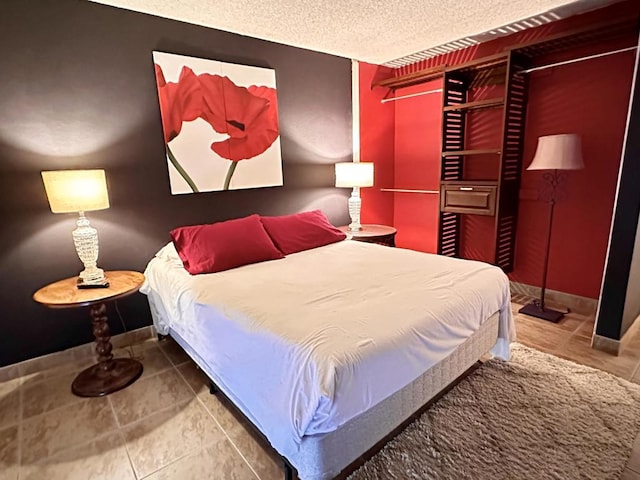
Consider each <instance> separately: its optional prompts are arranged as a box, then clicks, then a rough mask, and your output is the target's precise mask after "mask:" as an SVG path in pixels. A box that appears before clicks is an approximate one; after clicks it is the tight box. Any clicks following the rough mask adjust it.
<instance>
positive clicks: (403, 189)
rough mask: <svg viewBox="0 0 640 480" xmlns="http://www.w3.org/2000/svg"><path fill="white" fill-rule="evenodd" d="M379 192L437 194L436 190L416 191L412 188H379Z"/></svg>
mask: <svg viewBox="0 0 640 480" xmlns="http://www.w3.org/2000/svg"><path fill="white" fill-rule="evenodd" d="M380 191H381V192H397V193H433V194H436V195H437V194H439V193H440V192H439V191H438V190H416V189H412V188H381V189H380Z"/></svg>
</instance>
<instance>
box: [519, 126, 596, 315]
mask: <svg viewBox="0 0 640 480" xmlns="http://www.w3.org/2000/svg"><path fill="white" fill-rule="evenodd" d="M581 168H584V161H583V160H582V147H581V142H580V136H579V135H575V134H560V135H549V136H546V137H540V138H539V139H538V148H537V149H536V154H535V156H534V157H533V161H532V162H531V165H529V168H527V170H551V172H547V173H545V174H544V175H543V181H544V183H543V187H542V189H541V192H543V191H544V192H545V195H542V193H541V198H544V199H545V200H547V201H548V203H549V217H548V220H547V231H546V244H545V250H544V258H543V271H542V285H541V289H540V299H539V300H534V301H533V302H531V303H529V304H528V305H525V306H524V307H522V308H521V309H520V310H519V312H520V313H524V314H525V315H530V316H532V317H537V318H541V319H543V320H548V321H550V322H558V321H560V320H561V319H562V317H563V316H564V313H563V312H559V311H557V310H553V309H551V308H547V307H546V306H545V303H544V296H545V292H546V288H547V271H548V267H549V247H550V246H551V230H552V227H553V210H554V207H555V205H556V201H557V198H558V193H559V189H560V188H561V185H562V184H563V183H564V181H563V180H564V178H563V176H564V175H566V174H562V173H561V171H562V170H580V169H581ZM545 197H548V198H545Z"/></svg>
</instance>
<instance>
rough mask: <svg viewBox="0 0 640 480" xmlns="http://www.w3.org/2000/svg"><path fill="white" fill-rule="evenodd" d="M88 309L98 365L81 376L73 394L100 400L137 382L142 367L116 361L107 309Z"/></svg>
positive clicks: (100, 306)
mask: <svg viewBox="0 0 640 480" xmlns="http://www.w3.org/2000/svg"><path fill="white" fill-rule="evenodd" d="M89 308H90V314H91V319H92V322H93V335H94V336H95V337H96V353H97V354H98V363H97V364H95V365H93V366H91V367H89V368H87V369H86V370H83V371H82V372H80V374H79V375H78V376H77V377H76V379H75V380H74V381H73V384H72V385H71V391H72V392H73V393H74V394H75V395H78V396H79V397H101V396H103V395H108V394H110V393H113V392H116V391H118V390H121V389H123V388H124V387H126V386H128V385H131V384H132V383H133V382H135V381H136V380H137V379H138V378H139V377H140V375H142V364H141V363H140V362H138V361H137V360H134V359H133V358H115V359H114V358H113V354H112V353H111V349H112V346H111V341H110V340H111V334H110V333H109V324H108V323H107V307H106V305H105V304H104V303H99V304H96V305H91V307H89Z"/></svg>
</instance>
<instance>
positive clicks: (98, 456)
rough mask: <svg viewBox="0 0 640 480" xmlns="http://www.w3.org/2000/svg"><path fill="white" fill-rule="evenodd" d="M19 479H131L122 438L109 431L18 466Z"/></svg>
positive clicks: (129, 464)
mask: <svg viewBox="0 0 640 480" xmlns="http://www.w3.org/2000/svg"><path fill="white" fill-rule="evenodd" d="M20 478H21V480H41V479H45V478H46V479H47V480H85V479H91V480H116V479H117V480H135V475H134V473H133V469H132V468H131V463H130V462H129V457H128V456H127V451H126V450H125V447H124V440H123V438H122V435H121V434H120V433H119V432H117V431H116V432H112V433H109V434H107V435H105V436H103V437H100V438H98V439H96V440H93V441H91V442H89V443H87V444H84V445H80V446H77V447H74V448H71V449H69V450H66V451H64V452H62V453H60V454H58V455H54V456H52V457H48V458H46V459H43V460H40V461H39V462H36V463H32V464H27V465H23V466H22V471H21V474H20Z"/></svg>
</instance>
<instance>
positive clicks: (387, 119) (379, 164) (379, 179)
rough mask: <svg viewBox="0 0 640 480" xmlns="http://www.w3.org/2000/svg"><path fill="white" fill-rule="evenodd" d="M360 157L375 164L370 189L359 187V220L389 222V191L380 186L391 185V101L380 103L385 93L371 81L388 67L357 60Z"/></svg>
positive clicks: (390, 197)
mask: <svg viewBox="0 0 640 480" xmlns="http://www.w3.org/2000/svg"><path fill="white" fill-rule="evenodd" d="M359 68H360V82H359V83H360V160H361V161H363V162H373V163H374V164H375V172H374V180H375V183H374V186H373V188H363V189H361V190H360V196H361V198H362V213H361V222H362V223H379V224H383V225H393V224H394V221H393V194H391V193H388V192H381V191H380V189H381V188H388V187H390V186H392V185H393V182H394V180H393V177H394V172H393V168H394V165H393V161H394V155H393V145H394V134H393V132H394V129H395V111H394V108H393V103H382V102H381V100H382V99H383V98H384V96H385V94H386V93H387V92H386V91H385V90H384V89H381V88H376V89H372V88H371V84H372V83H373V82H374V81H376V79H378V78H380V77H383V78H384V77H389V75H390V69H388V68H384V67H379V66H377V65H370V64H368V63H360V67H359Z"/></svg>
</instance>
